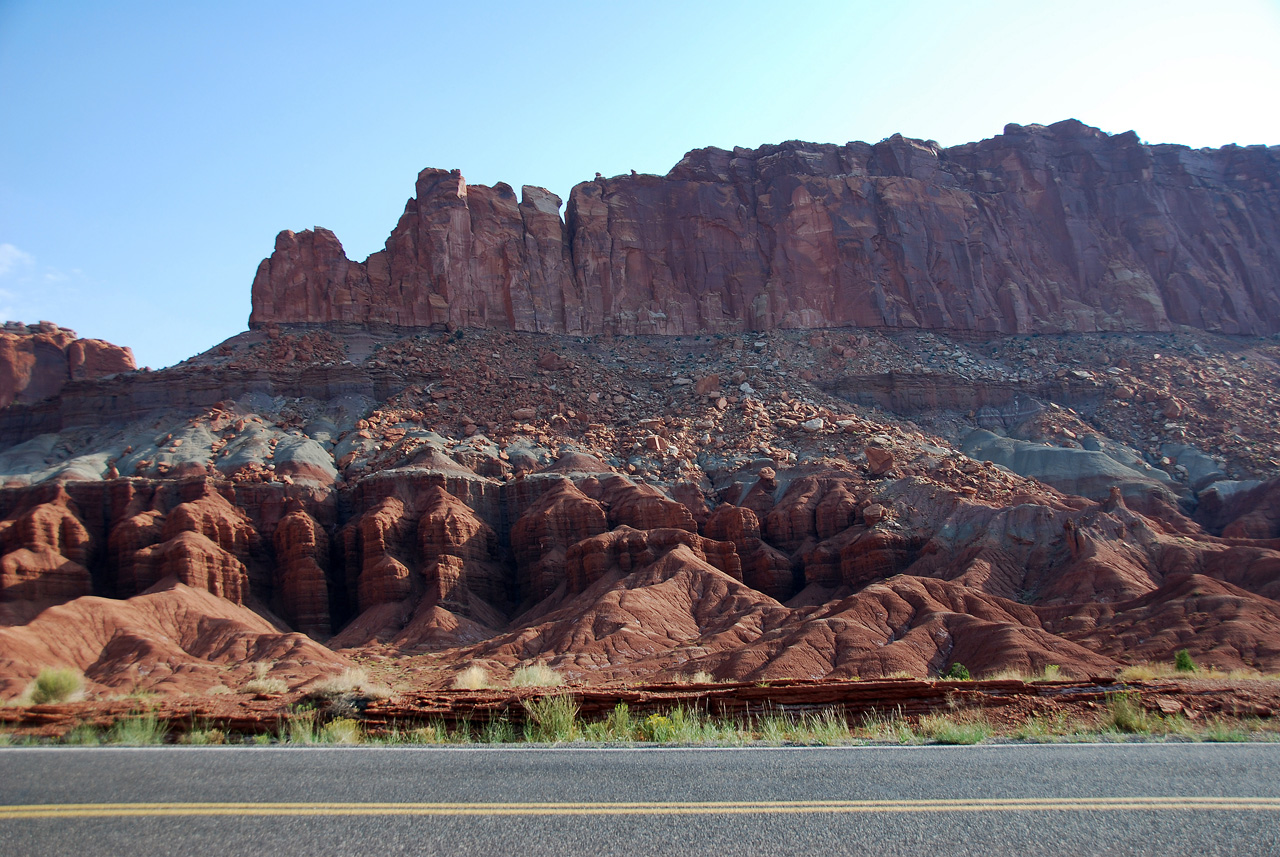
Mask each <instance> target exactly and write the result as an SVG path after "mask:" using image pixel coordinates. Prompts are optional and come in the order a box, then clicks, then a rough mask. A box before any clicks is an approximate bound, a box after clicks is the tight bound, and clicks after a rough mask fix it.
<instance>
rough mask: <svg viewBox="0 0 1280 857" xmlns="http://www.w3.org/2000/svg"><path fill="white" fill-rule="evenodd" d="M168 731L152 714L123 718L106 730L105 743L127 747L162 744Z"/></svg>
mask: <svg viewBox="0 0 1280 857" xmlns="http://www.w3.org/2000/svg"><path fill="white" fill-rule="evenodd" d="M167 733H168V730H167V729H166V728H165V725H164V724H163V723H161V722H160V721H159V719H158V718H157V717H156V716H155V715H154V714H143V715H139V716H137V717H125V718H122V719H120V720H117V721H116V722H115V723H113V724H112V725H111V728H110V729H109V730H107V742H108V743H111V744H125V745H128V746H145V745H150V744H163V743H164V738H165V735H166V734H167Z"/></svg>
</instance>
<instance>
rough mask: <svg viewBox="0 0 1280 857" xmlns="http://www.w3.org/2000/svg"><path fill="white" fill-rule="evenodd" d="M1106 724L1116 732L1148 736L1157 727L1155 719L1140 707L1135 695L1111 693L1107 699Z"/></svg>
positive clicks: (1140, 702) (1140, 703) (1138, 699)
mask: <svg viewBox="0 0 1280 857" xmlns="http://www.w3.org/2000/svg"><path fill="white" fill-rule="evenodd" d="M1107 722H1108V725H1110V726H1111V727H1112V728H1114V729H1115V730H1116V731H1117V732H1125V733H1128V734H1130V735H1150V734H1151V732H1152V731H1153V730H1154V729H1155V727H1156V726H1157V722H1156V718H1154V717H1152V716H1151V714H1149V713H1148V712H1147V710H1146V709H1145V708H1143V707H1142V700H1141V698H1140V697H1139V696H1138V695H1137V694H1135V693H1113V694H1110V695H1109V696H1108V697H1107Z"/></svg>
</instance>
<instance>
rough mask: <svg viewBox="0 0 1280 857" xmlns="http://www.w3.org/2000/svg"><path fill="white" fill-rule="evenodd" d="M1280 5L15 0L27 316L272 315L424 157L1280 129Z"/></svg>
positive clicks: (212, 328)
mask: <svg viewBox="0 0 1280 857" xmlns="http://www.w3.org/2000/svg"><path fill="white" fill-rule="evenodd" d="M1278 45H1280V4H1278V3H1276V2H1274V0H1269V2H1260V0H1242V2H1225V1H1224V2H1220V3H1218V4H1209V3H1204V2H1196V3H1184V2H1179V0H1169V2H1159V3H1156V2H1149V3H1131V2H1123V0H1112V2H1088V0H1080V2H1072V3H1040V2H1026V0H1022V2H983V0H970V1H969V2H963V3H959V2H954V0H952V2H945V3H933V2H900V3H890V2H876V3H863V2H823V0H813V2H807V3H804V4H802V5H788V4H780V3H776V2H775V3H757V2H749V0H738V2H732V3H728V2H683V3H636V4H608V3H575V2H566V3H553V2H546V3H538V4H533V3H499V2H479V0H476V2H469V3H461V2H459V3H431V2H418V3H367V4H358V5H357V4H340V3H325V2H311V3H306V4H283V3H266V2H254V3H237V2H222V3H200V4H197V3H175V2H152V3H141V2H120V0H115V2H111V3H101V2H81V3H76V2H59V0H38V2H37V0H0V316H2V317H3V318H15V319H19V320H22V321H28V322H33V321H36V320H38V319H49V320H52V321H56V322H58V323H59V324H62V325H64V326H67V327H72V328H75V329H76V330H77V331H78V332H79V333H80V334H81V335H82V336H96V337H101V338H105V339H109V340H111V341H113V342H116V343H119V344H121V345H129V346H131V347H132V348H133V349H134V351H135V353H136V354H137V357H138V361H139V363H140V364H147V365H151V366H153V367H157V368H158V367H160V366H165V365H169V364H172V363H175V362H177V361H179V360H182V359H184V358H186V357H189V356H191V355H192V354H195V353H197V352H199V351H202V350H204V349H206V348H208V347H210V346H212V345H214V344H216V343H218V342H220V341H221V340H223V339H225V338H226V337H228V336H232V335H234V334H235V333H237V332H239V331H242V330H244V329H245V326H246V320H247V318H248V314H249V286H250V283H251V281H252V279H253V273H254V270H255V269H256V267H257V265H258V263H259V262H260V261H261V260H262V258H263V257H265V256H266V255H267V254H268V253H269V252H270V251H271V248H272V245H273V243H274V239H275V235H276V233H277V232H279V231H280V230H281V229H295V230H298V229H305V228H308V227H311V226H313V225H320V226H326V227H328V228H330V229H333V230H334V231H335V232H336V233H337V235H338V237H339V238H340V239H341V240H342V242H343V244H344V246H345V247H346V249H347V253H348V255H349V256H351V257H352V258H356V259H363V258H364V257H365V256H366V255H368V254H369V253H371V252H373V251H375V250H377V249H379V248H380V247H381V246H382V243H383V241H384V240H385V239H386V236H387V233H388V232H389V231H390V230H391V227H392V226H393V225H394V224H395V221H396V219H397V217H398V216H399V214H400V212H401V210H402V208H403V205H404V202H405V199H406V198H408V197H409V196H410V195H411V194H412V192H413V180H414V177H415V176H416V174H417V172H418V170H420V169H421V168H423V167H427V166H434V167H445V168H454V167H457V168H460V169H461V170H462V172H463V175H464V176H466V178H467V180H468V181H469V182H471V183H479V184H492V183H494V182H497V181H506V182H508V183H510V184H511V185H513V186H515V187H516V188H519V186H520V185H521V184H536V185H542V186H544V187H548V188H550V189H551V190H553V191H554V192H556V193H558V194H560V195H561V196H563V197H567V196H568V192H569V189H570V188H571V187H572V186H573V185H574V184H576V183H577V182H579V181H584V180H587V179H590V178H591V177H592V176H593V175H594V174H595V173H596V172H597V171H599V172H602V173H604V174H605V175H614V174H617V173H623V172H626V171H628V170H631V169H635V170H638V171H640V172H656V173H665V172H666V171H667V170H669V169H670V168H671V166H672V165H674V164H675V163H676V161H678V160H679V159H680V157H681V156H682V155H683V154H684V153H685V152H686V151H688V150H689V149H692V148H696V147H700V146H709V145H715V146H723V147H726V148H728V147H732V146H735V145H740V146H756V145H760V144H762V143H773V142H779V141H782V140H788V139H803V140H812V141H817V142H834V143H843V142H846V141H848V140H867V141H870V142H875V141H877V140H880V139H882V138H884V137H887V136H889V135H890V134H893V133H895V132H901V133H904V134H907V135H909V136H915V137H925V138H931V139H934V140H937V141H939V142H940V143H942V144H944V145H952V144H956V143H963V142H967V141H970V140H976V139H981V138H984V137H990V136H992V135H994V134H998V133H999V132H1000V130H1001V129H1002V128H1003V126H1004V125H1005V123H1007V122H1018V123H1022V124H1028V123H1032V122H1043V123H1049V122H1055V121H1058V120H1060V119H1065V118H1068V117H1074V118H1077V119H1080V120H1083V121H1085V122H1087V123H1089V124H1091V125H1096V126H1098V127H1100V128H1102V129H1103V130H1105V131H1108V132H1112V133H1116V132H1121V131H1126V130H1129V129H1133V130H1135V131H1137V132H1138V134H1139V136H1141V137H1142V138H1143V139H1144V140H1148V141H1150V142H1170V143H1185V144H1188V145H1192V146H1221V145H1224V144H1228V143H1239V144H1242V145H1246V144H1253V143H1267V144H1280V110H1277V109H1276V105H1277V103H1278V101H1277V94H1276V93H1277V92H1278V91H1280V49H1277V46H1278Z"/></svg>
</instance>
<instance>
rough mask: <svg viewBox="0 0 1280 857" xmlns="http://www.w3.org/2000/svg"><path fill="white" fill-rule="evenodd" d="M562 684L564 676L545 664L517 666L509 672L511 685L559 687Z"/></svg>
mask: <svg viewBox="0 0 1280 857" xmlns="http://www.w3.org/2000/svg"><path fill="white" fill-rule="evenodd" d="M562 684H564V676H562V675H560V673H558V672H556V671H555V670H553V669H552V668H551V667H549V666H547V665H546V664H531V665H530V666H527V667H518V668H517V669H516V671H515V672H513V673H512V674H511V686H512V687H559V686H560V685H562Z"/></svg>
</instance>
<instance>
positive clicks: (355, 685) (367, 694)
mask: <svg viewBox="0 0 1280 857" xmlns="http://www.w3.org/2000/svg"><path fill="white" fill-rule="evenodd" d="M311 693H312V694H313V695H314V696H322V697H325V698H327V699H336V698H337V697H340V696H348V695H351V696H359V697H363V698H365V699H386V698H387V697H389V696H391V688H389V687H387V686H386V685H385V684H381V683H380V682H376V681H374V680H373V679H371V678H370V677H369V673H368V672H366V671H365V670H363V669H361V668H359V667H355V668H353V669H347V670H343V671H342V672H341V673H339V674H338V675H336V676H330V677H329V678H325V679H321V680H320V681H318V682H316V683H315V684H314V685H312V687H311Z"/></svg>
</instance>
